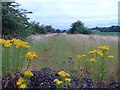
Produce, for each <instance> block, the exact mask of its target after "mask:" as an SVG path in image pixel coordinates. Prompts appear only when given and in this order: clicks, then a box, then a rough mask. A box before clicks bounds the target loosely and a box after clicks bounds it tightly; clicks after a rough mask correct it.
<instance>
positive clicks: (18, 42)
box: [12, 38, 30, 48]
mask: <svg viewBox="0 0 120 90" xmlns="http://www.w3.org/2000/svg"><path fill="white" fill-rule="evenodd" d="M12 42H13V44H14V45H15V47H16V48H30V46H29V45H28V42H24V41H22V40H20V39H16V38H13V39H12Z"/></svg>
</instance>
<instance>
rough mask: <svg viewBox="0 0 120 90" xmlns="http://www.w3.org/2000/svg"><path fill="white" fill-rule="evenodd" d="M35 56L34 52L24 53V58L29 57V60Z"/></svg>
mask: <svg viewBox="0 0 120 90" xmlns="http://www.w3.org/2000/svg"><path fill="white" fill-rule="evenodd" d="M36 57H37V54H36V53H35V52H28V53H27V54H26V58H27V59H30V60H32V59H34V58H36Z"/></svg>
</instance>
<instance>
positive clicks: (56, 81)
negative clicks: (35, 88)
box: [54, 79, 62, 85]
mask: <svg viewBox="0 0 120 90" xmlns="http://www.w3.org/2000/svg"><path fill="white" fill-rule="evenodd" d="M54 82H55V83H56V84H57V85H60V84H62V81H60V80H58V79H55V80H54Z"/></svg>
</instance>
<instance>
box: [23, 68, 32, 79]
mask: <svg viewBox="0 0 120 90" xmlns="http://www.w3.org/2000/svg"><path fill="white" fill-rule="evenodd" d="M24 76H28V77H31V76H33V73H32V72H31V71H29V70H26V71H25V72H24Z"/></svg>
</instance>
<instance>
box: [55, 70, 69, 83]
mask: <svg viewBox="0 0 120 90" xmlns="http://www.w3.org/2000/svg"><path fill="white" fill-rule="evenodd" d="M58 75H60V76H61V77H62V81H60V80H58V79H55V80H54V82H55V83H56V84H57V85H60V84H62V83H63V82H65V83H66V84H69V83H70V82H71V78H69V77H70V74H68V73H66V72H65V71H60V72H58Z"/></svg>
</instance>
